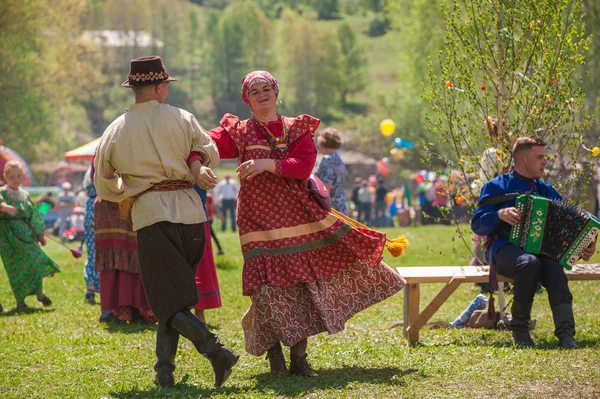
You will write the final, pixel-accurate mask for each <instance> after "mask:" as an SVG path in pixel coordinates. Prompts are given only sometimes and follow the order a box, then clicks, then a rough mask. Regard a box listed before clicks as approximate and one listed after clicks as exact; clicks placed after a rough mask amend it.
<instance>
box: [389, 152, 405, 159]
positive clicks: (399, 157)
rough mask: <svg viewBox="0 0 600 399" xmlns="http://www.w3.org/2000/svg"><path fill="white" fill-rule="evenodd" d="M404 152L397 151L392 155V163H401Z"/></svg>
mask: <svg viewBox="0 0 600 399" xmlns="http://www.w3.org/2000/svg"><path fill="white" fill-rule="evenodd" d="M404 155H405V154H404V151H398V152H397V153H395V154H393V155H392V159H393V160H394V161H402V160H403V159H404Z"/></svg>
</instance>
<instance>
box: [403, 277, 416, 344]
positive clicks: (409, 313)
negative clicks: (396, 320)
mask: <svg viewBox="0 0 600 399" xmlns="http://www.w3.org/2000/svg"><path fill="white" fill-rule="evenodd" d="M418 316H419V284H414V283H413V284H408V285H407V286H406V287H404V336H405V337H406V339H408V340H409V342H410V343H411V344H415V343H417V342H419V330H418V329H413V330H412V331H411V332H410V334H409V332H408V328H409V326H411V325H412V324H413V322H414V321H415V320H416V319H417V317H418Z"/></svg>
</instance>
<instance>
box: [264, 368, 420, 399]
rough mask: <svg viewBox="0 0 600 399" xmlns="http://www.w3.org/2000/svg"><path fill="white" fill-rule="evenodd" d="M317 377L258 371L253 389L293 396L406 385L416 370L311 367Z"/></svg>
mask: <svg viewBox="0 0 600 399" xmlns="http://www.w3.org/2000/svg"><path fill="white" fill-rule="evenodd" d="M315 371H316V372H317V373H318V374H319V377H316V378H308V377H298V376H294V375H288V376H272V375H271V374H260V375H258V376H256V379H257V382H256V384H255V385H254V389H253V391H256V392H265V391H268V392H273V391H274V392H276V393H277V394H278V395H282V396H289V397H297V396H298V395H300V394H307V393H310V392H314V391H320V390H337V389H341V388H344V387H345V386H347V385H349V384H354V383H362V384H377V385H393V386H406V385H407V384H408V381H407V379H406V378H405V377H406V376H409V375H411V374H414V373H417V375H418V370H417V369H406V370H401V369H399V368H394V367H382V368H367V367H356V366H350V367H342V368H339V369H321V370H315Z"/></svg>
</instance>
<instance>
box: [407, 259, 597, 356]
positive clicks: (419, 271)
mask: <svg viewBox="0 0 600 399" xmlns="http://www.w3.org/2000/svg"><path fill="white" fill-rule="evenodd" d="M397 270H398V273H400V275H401V276H402V277H404V279H405V280H406V287H404V336H405V337H406V338H407V339H408V340H409V341H410V343H411V344H415V343H417V342H419V330H421V328H422V327H423V326H424V325H425V324H426V323H427V322H428V321H429V319H430V318H431V317H432V316H433V315H434V314H435V312H437V310H438V309H439V308H440V306H442V305H443V304H444V302H446V301H447V300H448V298H450V296H451V295H452V294H453V293H454V291H456V289H457V288H458V287H459V286H460V285H461V284H462V283H487V282H489V266H422V267H398V268H397ZM566 274H567V277H568V279H569V280H570V281H581V280H600V264H579V265H576V266H575V267H574V268H573V270H570V271H569V270H566ZM498 281H499V282H511V281H512V280H511V279H509V278H506V277H504V276H502V275H498ZM423 283H445V284H446V285H445V286H444V287H443V288H442V290H441V291H440V292H439V293H438V294H437V295H436V296H435V298H433V300H432V301H431V303H430V304H429V305H427V306H426V307H425V309H423V311H421V310H420V307H419V306H420V304H419V299H420V285H421V284H423ZM500 305H501V304H500Z"/></svg>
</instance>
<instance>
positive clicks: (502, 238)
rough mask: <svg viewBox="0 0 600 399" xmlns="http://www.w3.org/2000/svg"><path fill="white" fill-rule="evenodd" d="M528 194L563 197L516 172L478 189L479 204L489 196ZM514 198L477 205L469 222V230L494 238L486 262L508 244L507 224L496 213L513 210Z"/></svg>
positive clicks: (541, 183)
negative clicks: (491, 203)
mask: <svg viewBox="0 0 600 399" xmlns="http://www.w3.org/2000/svg"><path fill="white" fill-rule="evenodd" d="M518 192H521V193H531V194H536V195H539V196H542V197H546V198H550V199H553V200H560V199H562V197H561V196H560V194H558V192H557V191H556V190H555V189H554V187H552V186H551V185H550V184H549V183H546V182H545V181H543V180H540V179H529V178H527V177H524V176H521V175H520V174H518V173H517V172H514V171H513V172H509V173H504V174H502V175H499V176H496V177H494V178H493V179H492V180H490V181H489V182H487V183H486V184H485V186H483V188H482V189H481V196H480V197H479V204H481V202H482V201H484V200H485V199H486V198H489V197H496V196H498V195H504V194H512V193H518ZM515 203H516V200H515V199H511V200H509V201H505V202H501V203H499V204H493V205H485V206H481V205H479V206H478V207H477V209H476V210H475V214H474V215H473V219H472V220H471V229H472V230H473V232H474V233H475V234H477V235H480V236H486V237H487V239H488V240H491V239H493V238H495V240H494V241H493V243H492V254H491V259H489V255H488V253H487V251H486V258H488V259H487V261H488V262H491V260H492V259H494V256H495V255H496V253H497V252H498V250H499V249H500V248H502V247H503V246H505V245H506V244H508V243H509V239H508V235H509V234H510V227H511V226H510V225H509V224H508V223H506V222H503V221H501V220H500V218H499V217H498V211H499V210H500V209H503V208H510V207H514V206H515Z"/></svg>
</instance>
